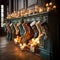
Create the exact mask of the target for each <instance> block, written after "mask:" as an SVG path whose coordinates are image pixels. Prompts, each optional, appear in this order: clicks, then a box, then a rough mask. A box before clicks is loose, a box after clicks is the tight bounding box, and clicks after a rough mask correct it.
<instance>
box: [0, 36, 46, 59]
mask: <svg viewBox="0 0 60 60" xmlns="http://www.w3.org/2000/svg"><path fill="white" fill-rule="evenodd" d="M0 60H46V59H45V58H42V57H40V56H38V55H35V54H32V53H30V52H27V51H24V52H22V51H21V50H20V49H19V48H18V47H17V46H16V45H15V44H14V42H13V41H7V40H6V38H5V37H0Z"/></svg>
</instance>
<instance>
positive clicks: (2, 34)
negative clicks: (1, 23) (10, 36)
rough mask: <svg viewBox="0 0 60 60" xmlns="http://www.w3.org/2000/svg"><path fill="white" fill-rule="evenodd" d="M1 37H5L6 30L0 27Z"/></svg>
mask: <svg viewBox="0 0 60 60" xmlns="http://www.w3.org/2000/svg"><path fill="white" fill-rule="evenodd" d="M0 36H5V32H4V28H3V27H0Z"/></svg>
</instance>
